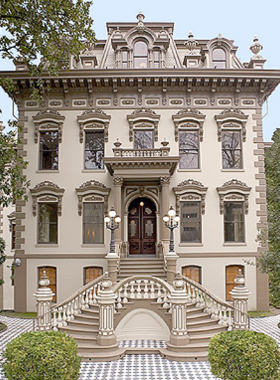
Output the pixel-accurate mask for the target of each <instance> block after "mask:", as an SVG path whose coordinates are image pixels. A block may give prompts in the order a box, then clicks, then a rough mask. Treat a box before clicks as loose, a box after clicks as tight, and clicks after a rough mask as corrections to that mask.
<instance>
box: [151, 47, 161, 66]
mask: <svg viewBox="0 0 280 380" xmlns="http://www.w3.org/2000/svg"><path fill="white" fill-rule="evenodd" d="M153 58H154V67H155V68H157V69H158V68H159V67H160V51H159V50H154V51H153Z"/></svg>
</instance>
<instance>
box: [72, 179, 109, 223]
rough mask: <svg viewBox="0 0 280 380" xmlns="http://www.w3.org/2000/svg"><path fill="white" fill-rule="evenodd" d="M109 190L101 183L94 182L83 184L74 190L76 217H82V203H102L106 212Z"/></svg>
mask: <svg viewBox="0 0 280 380" xmlns="http://www.w3.org/2000/svg"><path fill="white" fill-rule="evenodd" d="M110 190H111V189H110V188H107V187H106V186H105V185H104V184H103V183H101V182H99V181H95V180H90V181H86V182H84V183H83V184H82V185H81V186H80V187H78V188H76V194H77V197H78V215H80V216H81V215H82V212H83V203H84V202H103V203H104V209H105V211H106V212H107V211H108V198H109V194H110Z"/></svg>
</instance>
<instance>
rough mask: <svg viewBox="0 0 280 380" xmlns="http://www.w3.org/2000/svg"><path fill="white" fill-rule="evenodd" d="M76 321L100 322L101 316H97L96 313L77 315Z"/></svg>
mask: <svg viewBox="0 0 280 380" xmlns="http://www.w3.org/2000/svg"><path fill="white" fill-rule="evenodd" d="M75 321H89V322H91V321H97V322H98V321H99V314H96V313H92V314H91V313H89V314H86V313H82V314H79V315H76V317H75Z"/></svg>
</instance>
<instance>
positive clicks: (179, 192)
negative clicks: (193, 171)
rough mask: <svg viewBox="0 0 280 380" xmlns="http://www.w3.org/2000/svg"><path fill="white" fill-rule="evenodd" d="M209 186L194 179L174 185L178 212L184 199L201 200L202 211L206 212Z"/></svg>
mask: <svg viewBox="0 0 280 380" xmlns="http://www.w3.org/2000/svg"><path fill="white" fill-rule="evenodd" d="M207 190H208V187H205V186H204V185H203V184H202V183H201V182H199V181H196V180H194V179H187V180H185V181H182V182H181V183H179V185H178V186H176V187H173V191H174V193H175V197H176V212H177V213H179V212H180V202H183V201H194V200H195V201H200V202H201V213H202V214H205V198H206V193H207Z"/></svg>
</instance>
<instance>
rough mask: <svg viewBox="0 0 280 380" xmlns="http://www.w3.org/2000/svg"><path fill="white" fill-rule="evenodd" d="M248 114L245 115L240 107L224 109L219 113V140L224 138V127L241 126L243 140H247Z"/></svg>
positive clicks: (217, 121)
mask: <svg viewBox="0 0 280 380" xmlns="http://www.w3.org/2000/svg"><path fill="white" fill-rule="evenodd" d="M248 117H249V116H248V115H245V113H244V112H242V111H241V110H240V109H237V108H229V109H226V110H223V111H222V112H221V113H220V114H219V115H215V120H216V123H217V126H218V141H221V140H222V129H231V128H233V129H236V128H240V129H241V131H242V141H243V142H245V141H246V122H247V120H248Z"/></svg>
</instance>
